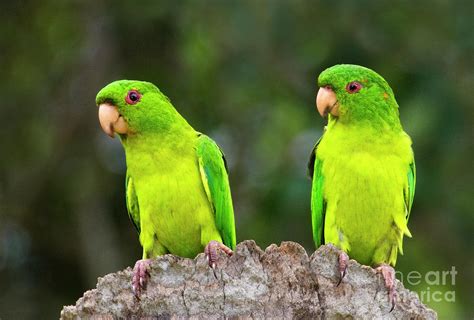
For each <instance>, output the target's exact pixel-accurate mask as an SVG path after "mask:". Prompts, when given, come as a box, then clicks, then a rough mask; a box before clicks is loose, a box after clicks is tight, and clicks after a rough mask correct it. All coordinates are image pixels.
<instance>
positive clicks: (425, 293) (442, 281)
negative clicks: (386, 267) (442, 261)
mask: <svg viewBox="0 0 474 320" xmlns="http://www.w3.org/2000/svg"><path fill="white" fill-rule="evenodd" d="M457 273H458V272H457V271H456V267H454V266H452V267H451V270H443V271H428V272H426V273H425V274H424V275H423V274H422V273H420V272H418V271H410V272H408V273H407V274H406V276H404V274H403V273H402V272H400V271H395V274H396V277H397V279H399V280H400V281H401V282H402V283H403V284H404V285H406V284H409V285H410V286H412V287H416V288H417V290H416V291H418V295H419V297H420V299H421V301H423V303H429V302H441V301H445V302H455V301H456V292H455V291H454V286H455V285H456V275H457ZM423 285H425V286H423Z"/></svg>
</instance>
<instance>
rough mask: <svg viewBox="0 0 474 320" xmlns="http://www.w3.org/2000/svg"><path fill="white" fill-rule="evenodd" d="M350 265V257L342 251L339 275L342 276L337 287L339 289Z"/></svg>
mask: <svg viewBox="0 0 474 320" xmlns="http://www.w3.org/2000/svg"><path fill="white" fill-rule="evenodd" d="M348 264H349V256H348V255H347V253H345V252H344V251H341V253H339V275H340V278H339V282H338V283H337V285H336V286H337V287H339V285H340V284H341V282H342V279H343V278H344V277H345V275H346V271H347V265H348Z"/></svg>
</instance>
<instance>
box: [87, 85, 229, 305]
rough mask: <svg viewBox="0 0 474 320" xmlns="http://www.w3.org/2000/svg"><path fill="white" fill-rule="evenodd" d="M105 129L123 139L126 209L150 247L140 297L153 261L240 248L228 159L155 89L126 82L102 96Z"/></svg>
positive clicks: (141, 267)
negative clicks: (238, 246)
mask: <svg viewBox="0 0 474 320" xmlns="http://www.w3.org/2000/svg"><path fill="white" fill-rule="evenodd" d="M96 103H97V106H99V121H100V125H101V127H102V129H103V130H104V132H105V133H106V134H108V135H109V136H111V137H114V135H115V134H116V133H117V134H118V136H119V138H120V141H121V142H122V145H123V147H124V150H125V156H126V162H127V174H126V205H127V209H128V213H129V216H130V219H131V221H132V223H133V224H134V226H135V228H136V229H137V231H138V233H139V239H140V243H141V245H142V247H143V256H142V259H141V260H139V261H137V263H136V264H135V267H134V271H133V279H132V285H133V290H134V292H135V294H136V295H137V296H139V295H140V293H141V292H142V291H143V290H144V289H145V286H146V280H147V277H148V266H149V263H150V259H151V258H154V257H156V256H159V255H163V254H166V253H171V254H175V255H178V256H182V257H189V258H193V257H195V256H196V255H197V254H198V253H200V252H203V251H204V252H205V253H206V256H207V257H208V259H209V265H210V266H211V267H213V268H214V267H215V265H216V259H217V252H216V250H223V251H224V252H225V253H227V254H228V255H231V254H232V250H233V249H234V248H235V243H236V235H235V224H234V212H233V206H232V198H231V192H230V187H229V180H228V174H227V166H226V161H225V158H224V154H223V153H222V151H221V150H220V149H219V147H218V146H217V144H216V143H215V142H214V141H213V140H212V139H210V138H209V137H207V136H206V135H204V134H202V133H199V132H197V131H195V130H194V129H193V128H192V127H191V126H190V125H189V123H188V122H187V121H186V120H185V119H184V118H183V117H182V116H181V115H180V114H179V113H178V112H177V111H176V109H175V108H174V107H173V105H172V104H171V102H170V100H169V99H168V98H167V97H166V96H165V95H164V94H163V93H161V91H160V90H159V89H158V88H157V87H156V86H155V85H153V84H152V83H149V82H144V81H131V80H119V81H115V82H112V83H110V84H109V85H107V86H106V87H104V88H103V89H102V90H100V92H99V93H98V94H97V97H96Z"/></svg>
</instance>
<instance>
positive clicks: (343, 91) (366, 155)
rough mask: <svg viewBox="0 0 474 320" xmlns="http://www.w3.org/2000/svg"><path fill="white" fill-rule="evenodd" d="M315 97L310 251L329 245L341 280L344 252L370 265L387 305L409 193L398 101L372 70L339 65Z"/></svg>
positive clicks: (322, 79)
mask: <svg viewBox="0 0 474 320" xmlns="http://www.w3.org/2000/svg"><path fill="white" fill-rule="evenodd" d="M318 86H319V91H318V94H317V98H316V106H317V110H318V111H319V113H320V114H321V116H323V117H326V116H328V124H327V127H326V129H325V132H324V134H323V136H322V137H321V138H320V139H319V141H318V142H317V143H316V145H315V147H314V149H313V151H312V153H311V157H310V161H309V164H308V169H309V174H310V176H311V178H312V179H313V182H312V191H311V214H312V229H313V238H314V241H315V244H316V247H319V246H320V245H321V244H324V243H332V244H334V245H336V246H337V247H339V248H340V249H341V250H343V253H341V255H340V257H339V270H340V273H341V280H342V278H343V277H344V275H345V273H346V268H347V263H348V259H349V258H348V255H349V256H350V257H351V258H353V259H355V260H357V261H359V262H360V263H363V264H366V265H370V266H374V267H377V270H378V271H380V272H381V273H382V275H383V277H384V280H385V284H386V287H387V289H388V290H389V297H390V301H391V303H392V309H393V307H394V305H395V291H394V290H395V289H394V281H395V272H394V270H393V268H392V267H390V266H395V263H396V261H397V254H398V252H400V253H402V254H403V251H402V241H403V236H404V235H406V236H408V237H411V234H410V231H409V230H408V227H407V223H408V218H409V216H410V210H411V207H412V203H413V197H414V193H415V179H416V178H415V160H414V156H413V151H412V148H411V139H410V137H409V136H408V134H407V133H405V131H404V130H403V127H402V125H401V123H400V118H399V111H398V104H397V102H396V101H395V97H394V94H393V91H392V89H391V88H390V86H389V85H388V83H387V82H386V81H385V80H384V79H383V78H382V77H381V76H380V75H379V74H377V73H376V72H374V71H372V70H370V69H368V68H365V67H362V66H357V65H349V64H341V65H336V66H333V67H330V68H328V69H326V70H325V71H323V72H322V73H321V74H320V75H319V78H318Z"/></svg>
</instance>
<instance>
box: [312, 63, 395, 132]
mask: <svg viewBox="0 0 474 320" xmlns="http://www.w3.org/2000/svg"><path fill="white" fill-rule="evenodd" d="M318 86H319V87H320V88H321V89H320V92H319V93H318V99H319V101H318V103H319V105H318V110H319V112H320V113H321V114H322V115H325V114H327V113H330V114H331V115H332V116H330V121H341V122H344V123H356V122H360V121H364V122H370V123H372V124H373V125H389V126H397V125H399V119H398V105H397V102H396V101H395V98H394V95H393V91H392V89H391V88H390V86H389V85H388V83H387V81H385V79H384V78H382V77H381V76H380V75H379V74H378V73H376V72H375V71H373V70H371V69H368V68H365V67H362V66H358V65H351V64H340V65H335V66H333V67H330V68H328V69H326V70H324V71H323V72H322V73H321V74H320V75H319V78H318Z"/></svg>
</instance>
